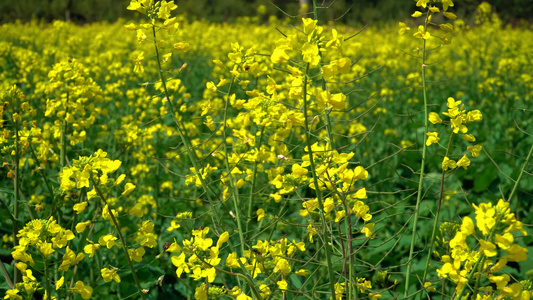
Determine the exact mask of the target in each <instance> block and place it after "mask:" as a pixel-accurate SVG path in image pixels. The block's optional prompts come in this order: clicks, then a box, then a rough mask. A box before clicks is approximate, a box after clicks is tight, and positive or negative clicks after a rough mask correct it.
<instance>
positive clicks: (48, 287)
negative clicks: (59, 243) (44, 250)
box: [44, 257, 52, 300]
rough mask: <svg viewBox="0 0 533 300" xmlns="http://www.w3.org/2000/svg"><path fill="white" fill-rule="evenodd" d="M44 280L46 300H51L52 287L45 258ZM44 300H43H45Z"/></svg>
mask: <svg viewBox="0 0 533 300" xmlns="http://www.w3.org/2000/svg"><path fill="white" fill-rule="evenodd" d="M44 280H45V289H46V295H47V297H48V298H47V299H52V294H51V291H52V287H51V285H50V270H49V268H48V259H46V257H45V258H44ZM47 299H46V298H45V300H47Z"/></svg>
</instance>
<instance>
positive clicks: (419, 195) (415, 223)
mask: <svg viewBox="0 0 533 300" xmlns="http://www.w3.org/2000/svg"><path fill="white" fill-rule="evenodd" d="M428 18H429V13H428V14H427V15H426V21H425V23H424V33H425V32H426V30H427V24H428ZM422 93H423V95H424V138H423V140H422V161H421V162H420V178H419V180H418V193H417V196H416V206H415V215H414V218H413V235H412V236H411V246H410V247H409V259H408V261H407V270H406V272H405V290H404V298H407V295H408V294H409V283H410V282H409V277H410V275H411V263H412V261H413V253H414V249H415V242H416V235H417V226H418V215H419V212H420V202H422V190H423V188H424V171H425V163H426V150H427V146H426V143H425V142H424V141H425V140H426V138H427V133H428V102H427V86H426V40H425V39H422Z"/></svg>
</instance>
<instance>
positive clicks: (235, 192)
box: [222, 75, 245, 253]
mask: <svg viewBox="0 0 533 300" xmlns="http://www.w3.org/2000/svg"><path fill="white" fill-rule="evenodd" d="M234 83H235V75H233V77H232V78H231V83H230V85H229V89H228V93H227V95H226V103H225V107H224V124H223V127H222V138H223V139H224V141H223V144H224V163H225V164H226V170H228V179H229V184H230V188H231V189H233V191H232V192H231V198H232V200H233V209H234V210H235V219H237V228H238V230H239V239H240V240H241V247H240V248H241V253H244V245H245V241H244V236H243V230H242V225H241V212H240V211H241V209H240V207H239V202H240V201H239V190H238V188H237V186H236V185H235V183H234V182H233V176H232V175H231V168H230V165H229V161H228V155H229V152H228V143H227V133H226V126H227V120H228V107H229V98H230V95H231V89H232V88H233V84H234Z"/></svg>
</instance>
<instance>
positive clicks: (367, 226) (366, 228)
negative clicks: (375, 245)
mask: <svg viewBox="0 0 533 300" xmlns="http://www.w3.org/2000/svg"><path fill="white" fill-rule="evenodd" d="M375 225H376V224H375V223H366V224H365V226H363V228H362V229H361V232H362V233H364V234H365V236H366V237H372V235H373V234H374V231H372V229H374V226H375Z"/></svg>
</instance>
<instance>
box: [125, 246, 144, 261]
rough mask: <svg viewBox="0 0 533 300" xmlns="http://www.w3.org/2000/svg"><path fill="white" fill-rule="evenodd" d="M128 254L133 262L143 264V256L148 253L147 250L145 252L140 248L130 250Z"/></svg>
mask: <svg viewBox="0 0 533 300" xmlns="http://www.w3.org/2000/svg"><path fill="white" fill-rule="evenodd" d="M128 253H129V255H130V257H131V259H132V260H133V261H135V262H141V260H142V259H143V255H144V254H145V253H146V250H144V248H143V247H140V248H137V249H128Z"/></svg>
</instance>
